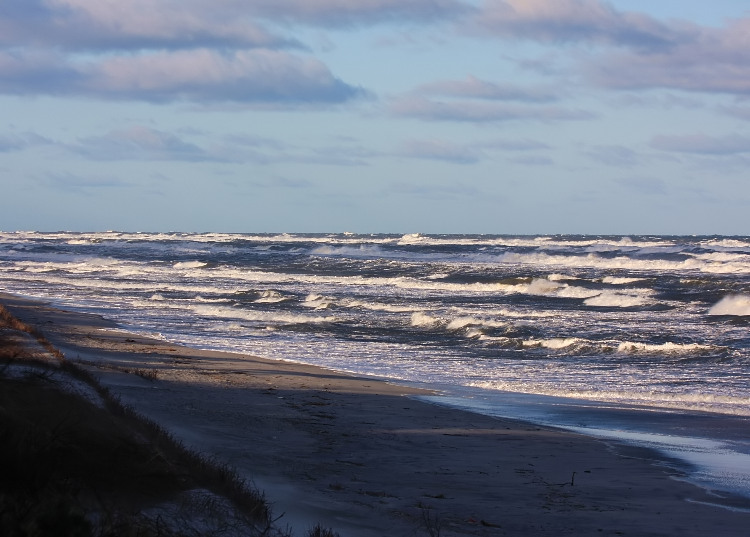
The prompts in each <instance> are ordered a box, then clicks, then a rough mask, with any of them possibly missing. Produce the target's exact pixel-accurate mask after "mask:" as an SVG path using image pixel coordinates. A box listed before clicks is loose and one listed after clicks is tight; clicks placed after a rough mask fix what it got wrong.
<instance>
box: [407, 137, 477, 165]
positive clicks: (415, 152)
mask: <svg viewBox="0 0 750 537" xmlns="http://www.w3.org/2000/svg"><path fill="white" fill-rule="evenodd" d="M398 154H399V155H401V156H404V157H408V158H420V159H428V160H441V161H446V162H452V163H455V164H474V163H476V162H477V161H479V155H478V154H477V151H476V150H474V149H472V148H470V147H468V146H465V145H460V144H454V143H452V142H447V141H445V140H409V141H407V142H404V143H403V144H402V146H401V148H400V149H399V151H398Z"/></svg>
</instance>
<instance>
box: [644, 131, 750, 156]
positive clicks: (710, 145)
mask: <svg viewBox="0 0 750 537" xmlns="http://www.w3.org/2000/svg"><path fill="white" fill-rule="evenodd" d="M650 145H651V147H653V148H655V149H660V150H662V151H672V152H677V153H693V154H699V155H717V156H721V155H737V154H741V153H750V137H747V136H742V135H740V134H730V135H727V136H719V137H714V136H707V135H705V134H693V135H685V136H655V137H654V138H653V139H652V140H651V143H650Z"/></svg>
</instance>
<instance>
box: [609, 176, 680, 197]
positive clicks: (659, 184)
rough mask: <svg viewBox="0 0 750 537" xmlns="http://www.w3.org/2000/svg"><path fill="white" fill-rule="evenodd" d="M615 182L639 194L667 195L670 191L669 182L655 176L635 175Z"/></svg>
mask: <svg viewBox="0 0 750 537" xmlns="http://www.w3.org/2000/svg"><path fill="white" fill-rule="evenodd" d="M615 182H616V183H617V184H619V185H620V186H621V187H623V188H625V189H626V190H630V191H633V192H636V193H637V194H645V195H647V196H654V195H657V196H666V195H667V193H668V192H667V184H666V183H665V182H664V181H663V180H662V179H658V178H655V177H636V176H633V177H626V178H623V179H619V180H616V181H615Z"/></svg>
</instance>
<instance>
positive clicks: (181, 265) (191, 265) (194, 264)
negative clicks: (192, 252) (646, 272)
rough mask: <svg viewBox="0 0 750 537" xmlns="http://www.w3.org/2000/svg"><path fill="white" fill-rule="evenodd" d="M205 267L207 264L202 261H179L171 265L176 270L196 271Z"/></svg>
mask: <svg viewBox="0 0 750 537" xmlns="http://www.w3.org/2000/svg"><path fill="white" fill-rule="evenodd" d="M207 266H208V263H204V262H203V261H181V262H178V263H175V264H174V265H173V267H174V268H175V269H177V270H183V269H197V268H204V267H207Z"/></svg>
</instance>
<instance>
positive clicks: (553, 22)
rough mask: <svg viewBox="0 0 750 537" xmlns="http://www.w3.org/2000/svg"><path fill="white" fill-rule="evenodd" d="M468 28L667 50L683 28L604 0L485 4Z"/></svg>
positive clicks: (515, 0) (517, 0) (487, 0)
mask: <svg viewBox="0 0 750 537" xmlns="http://www.w3.org/2000/svg"><path fill="white" fill-rule="evenodd" d="M465 29H466V30H467V31H470V32H472V33H477V32H479V33H483V34H485V35H490V36H493V37H498V38H514V39H518V38H521V39H529V40H534V41H541V42H552V43H577V42H584V43H588V42H598V43H602V44H609V45H620V46H627V47H632V48H635V49H638V50H658V49H663V48H667V47H669V46H671V45H672V43H674V42H675V41H677V40H679V39H680V36H681V34H682V31H681V28H680V27H676V26H669V25H665V24H663V23H661V22H659V21H657V20H655V19H653V18H651V17H648V16H646V15H643V14H640V13H635V12H623V11H618V10H617V9H615V8H614V7H612V6H611V5H610V4H608V3H605V2H602V1H599V0H485V1H484V2H483V3H482V5H481V7H480V9H479V10H478V11H477V12H476V14H475V15H474V16H472V17H470V18H469V20H468V21H467V23H466V26H465Z"/></svg>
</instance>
